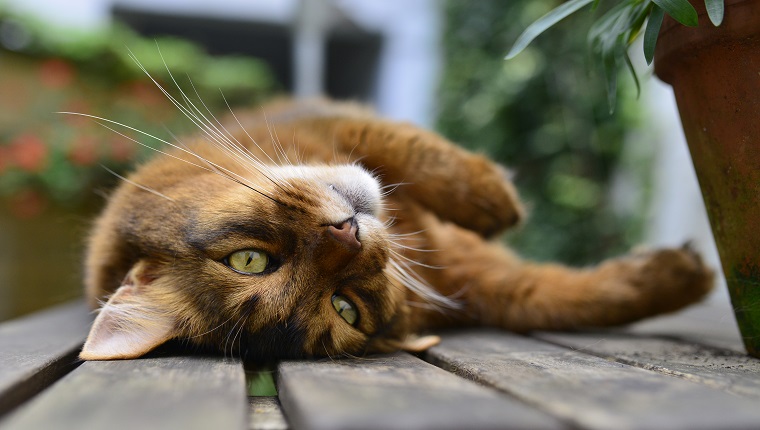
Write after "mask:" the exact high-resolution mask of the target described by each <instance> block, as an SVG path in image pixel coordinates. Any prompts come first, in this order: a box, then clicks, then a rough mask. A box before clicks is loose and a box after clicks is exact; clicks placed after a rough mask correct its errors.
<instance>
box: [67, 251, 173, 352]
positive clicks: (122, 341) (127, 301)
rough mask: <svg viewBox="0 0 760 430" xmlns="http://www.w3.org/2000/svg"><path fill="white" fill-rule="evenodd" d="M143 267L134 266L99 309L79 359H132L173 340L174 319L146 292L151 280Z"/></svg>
mask: <svg viewBox="0 0 760 430" xmlns="http://www.w3.org/2000/svg"><path fill="white" fill-rule="evenodd" d="M146 267H147V265H146V264H145V263H144V262H139V263H137V264H136V265H135V266H134V267H133V268H132V270H130V272H129V274H128V275H127V277H126V278H125V279H124V281H123V283H122V286H120V287H119V288H118V289H117V290H116V292H115V293H114V294H113V295H112V296H111V297H110V298H109V299H108V302H106V303H105V304H104V305H103V307H102V308H101V309H100V311H99V313H98V316H97V317H96V318H95V322H94V323H93V324H92V328H91V329H90V334H89V335H88V336H87V341H86V342H85V344H84V347H83V348H82V352H81V353H80V354H79V358H81V359H83V360H116V359H125V358H136V357H139V356H141V355H144V354H146V353H147V352H148V351H150V350H152V349H153V348H155V347H157V346H158V345H161V344H162V343H164V342H166V341H168V340H169V339H171V338H172V337H174V336H173V333H174V332H175V326H176V318H175V317H174V316H172V315H171V314H169V313H168V312H167V311H166V310H164V309H161V307H160V306H159V304H158V303H156V301H155V300H151V299H150V297H149V295H148V294H147V292H146V287H147V286H148V285H149V284H150V283H151V282H152V280H153V278H151V277H150V276H148V275H147V274H146Z"/></svg>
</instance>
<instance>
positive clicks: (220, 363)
mask: <svg viewBox="0 0 760 430" xmlns="http://www.w3.org/2000/svg"><path fill="white" fill-rule="evenodd" d="M247 413H248V404H247V399H246V387H245V374H244V371H243V366H242V365H241V364H240V362H238V361H233V360H228V359H223V358H221V357H169V358H146V359H137V360H116V361H89V362H85V363H84V364H82V365H81V366H79V367H78V368H77V369H76V370H74V371H73V372H71V373H69V374H68V375H66V376H65V377H64V378H62V379H61V380H59V381H58V382H57V383H55V384H54V385H53V386H52V387H51V388H49V389H48V390H46V391H44V392H43V393H41V394H40V395H38V396H37V397H35V398H34V399H32V400H31V401H29V402H28V403H26V404H24V405H23V406H21V407H19V408H18V409H16V410H15V411H14V412H12V413H11V414H10V415H9V416H8V417H7V418H6V419H4V420H3V421H1V422H0V429H3V430H5V429H14V430H23V429H29V430H39V429H52V428H55V429H76V430H88V429H92V430H101V429H109V430H121V429H141V430H144V429H189V430H192V429H225V430H234V429H241V430H242V429H246V428H247V418H248V417H247Z"/></svg>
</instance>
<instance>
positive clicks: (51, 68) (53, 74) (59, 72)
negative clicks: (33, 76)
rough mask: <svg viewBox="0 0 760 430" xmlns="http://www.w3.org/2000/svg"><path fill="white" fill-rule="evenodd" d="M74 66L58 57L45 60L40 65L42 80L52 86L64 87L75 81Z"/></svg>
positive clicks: (44, 83)
mask: <svg viewBox="0 0 760 430" xmlns="http://www.w3.org/2000/svg"><path fill="white" fill-rule="evenodd" d="M75 74H76V71H75V70H74V67H73V66H72V65H71V64H69V63H67V62H66V61H63V60H61V59H58V58H53V59H50V60H47V61H45V62H44V63H42V64H41V65H40V81H42V84H43V85H45V86H47V87H50V88H63V87H65V86H68V85H70V84H71V83H72V82H73V81H74V76H75Z"/></svg>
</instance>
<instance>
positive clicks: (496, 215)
mask: <svg viewBox="0 0 760 430" xmlns="http://www.w3.org/2000/svg"><path fill="white" fill-rule="evenodd" d="M315 122H319V124H318V127H317V129H318V130H321V131H318V133H322V134H324V136H323V138H324V139H326V141H327V142H332V143H333V145H334V146H335V148H336V150H337V151H338V152H339V153H342V154H345V155H346V156H348V161H354V160H357V161H358V162H359V163H361V164H363V165H364V166H365V167H367V168H368V169H369V170H372V171H374V172H375V173H377V174H378V175H379V177H380V179H381V180H382V181H383V183H384V185H387V186H388V187H389V190H392V192H393V194H394V195H395V196H396V198H397V199H400V200H405V199H406V200H409V201H413V202H416V203H418V204H421V205H422V206H424V207H425V208H426V209H428V210H430V211H432V212H433V213H435V214H436V216H438V218H440V219H443V220H447V221H451V222H454V223H456V224H458V225H459V226H462V227H464V228H466V229H469V230H473V231H475V232H477V233H478V234H480V235H482V236H485V237H488V236H492V235H494V234H495V233H497V232H499V231H502V230H504V229H505V228H507V227H510V226H512V225H514V224H516V223H517V222H518V221H519V220H520V219H521V218H522V217H523V212H524V210H523V207H522V205H521V203H520V201H519V199H518V196H517V191H516V190H515V187H514V185H513V184H512V183H511V182H510V181H509V179H508V174H507V171H506V170H505V169H504V168H502V167H500V166H498V165H496V164H495V163H493V162H491V161H489V160H488V159H486V158H485V157H483V156H480V155H476V154H472V153H470V152H467V151H465V150H463V149H461V148H459V147H456V146H455V145H453V144H452V143H450V142H448V141H446V140H445V139H443V138H442V137H440V136H439V135H437V134H434V133H431V132H428V131H425V130H422V129H420V128H417V127H414V126H412V125H409V124H398V123H391V122H383V121H377V120H365V119H352V118H339V119H331V120H319V121H317V120H315ZM311 125H312V127H313V126H314V125H315V124H314V123H312V124H311ZM320 127H321V128H320ZM396 185H398V186H396Z"/></svg>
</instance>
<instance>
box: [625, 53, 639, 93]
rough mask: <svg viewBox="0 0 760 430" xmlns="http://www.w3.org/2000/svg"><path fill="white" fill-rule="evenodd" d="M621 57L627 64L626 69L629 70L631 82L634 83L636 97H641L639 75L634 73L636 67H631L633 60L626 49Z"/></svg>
mask: <svg viewBox="0 0 760 430" xmlns="http://www.w3.org/2000/svg"><path fill="white" fill-rule="evenodd" d="M623 59H625V65H626V66H628V71H629V72H631V77H632V78H633V83H634V84H636V98H639V97H641V83H640V82H639V77H638V76H637V75H636V69H634V68H633V62H632V61H631V57H629V56H628V51H624V52H623Z"/></svg>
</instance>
